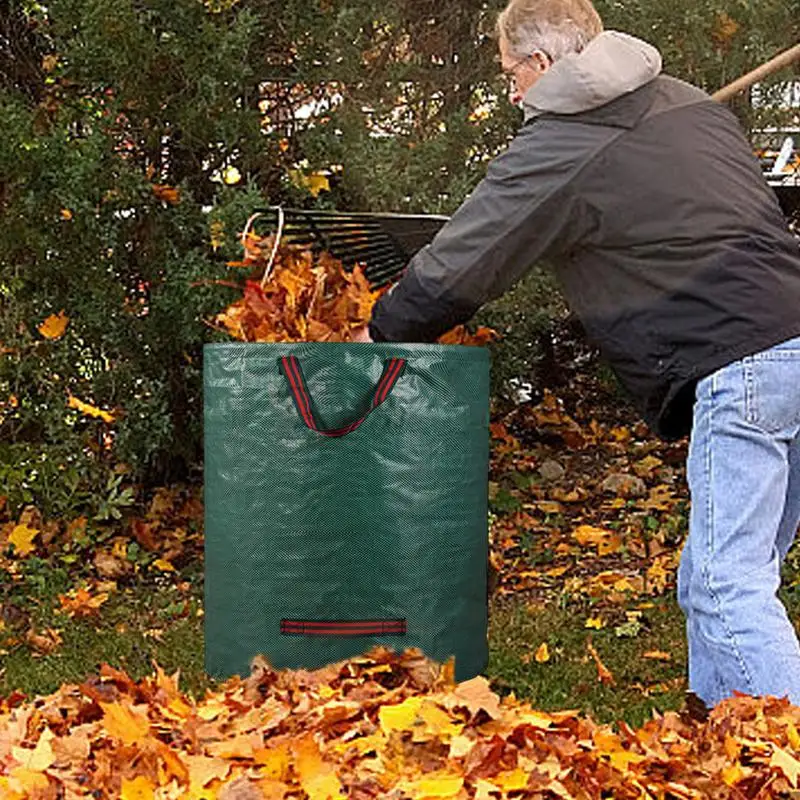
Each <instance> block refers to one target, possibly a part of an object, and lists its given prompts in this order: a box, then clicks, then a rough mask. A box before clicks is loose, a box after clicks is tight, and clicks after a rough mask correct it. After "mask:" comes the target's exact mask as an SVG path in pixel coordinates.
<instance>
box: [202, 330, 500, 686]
mask: <svg viewBox="0 0 800 800" xmlns="http://www.w3.org/2000/svg"><path fill="white" fill-rule="evenodd" d="M204 387H205V403H204V410H205V440H204V444H205V618H204V620H205V668H206V671H207V672H208V673H209V674H210V675H212V676H215V677H228V676H230V675H233V674H239V675H243V674H248V673H249V665H250V660H251V659H252V657H253V656H255V655H256V654H258V653H261V654H263V655H264V656H266V658H267V659H268V660H269V661H270V663H271V664H272V665H273V666H274V667H276V668H279V669H282V668H287V667H289V668H297V667H304V668H309V669H311V668H316V667H319V666H323V665H325V664H329V663H332V662H335V661H340V660H342V659H345V658H349V657H351V656H355V655H359V654H361V653H363V652H365V651H366V650H369V649H370V648H371V647H374V646H375V645H377V644H381V645H384V646H387V647H391V648H393V649H394V650H396V651H398V652H400V651H402V650H404V649H405V648H407V647H417V648H420V649H421V650H422V651H423V652H424V653H425V655H427V656H428V657H430V658H432V659H435V660H437V661H445V660H447V659H448V658H450V657H451V656H454V657H455V668H456V679H457V680H459V681H461V680H466V679H468V678H471V677H474V676H475V675H477V674H478V673H480V672H481V671H482V670H483V669H484V668H485V666H486V661H487V641H486V634H487V603H486V580H487V553H488V536H487V510H488V509H487V503H488V500H487V486H488V481H487V477H488V476H487V473H488V457H489V453H488V451H489V434H488V423H489V354H488V352H487V351H486V350H485V349H484V348H480V347H466V346H454V345H427V344H414V345H398V344H369V343H363V344H361V343H359V344H355V343H301V344H261V343H232V344H210V345H206V346H205V353H204Z"/></svg>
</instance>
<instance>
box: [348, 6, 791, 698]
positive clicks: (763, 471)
mask: <svg viewBox="0 0 800 800" xmlns="http://www.w3.org/2000/svg"><path fill="white" fill-rule="evenodd" d="M497 30H498V34H499V36H498V39H499V47H500V56H501V60H502V65H503V70H504V72H506V73H507V74H508V76H509V77H510V79H511V80H512V82H513V85H512V91H511V100H512V101H513V102H519V103H521V105H522V109H523V111H524V115H525V121H524V124H523V125H522V127H521V129H520V131H519V133H518V134H517V136H516V137H515V138H514V140H513V141H512V142H511V144H510V146H509V147H508V149H507V150H506V151H505V152H504V153H503V154H501V155H500V156H499V157H497V158H496V159H495V160H494V161H493V162H492V163H491V164H490V165H489V169H488V172H487V175H486V178H485V179H484V180H483V181H482V182H481V183H480V184H479V185H478V186H477V187H476V189H475V190H474V192H473V193H472V194H471V195H470V197H469V198H468V199H467V200H466V201H465V202H464V204H463V205H462V206H461V207H460V208H459V209H458V211H457V212H456V213H455V214H454V216H453V217H452V219H451V220H450V221H449V222H448V223H447V224H446V225H445V226H444V227H443V228H442V230H441V232H440V233H439V234H438V236H437V237H436V238H435V240H434V241H433V242H432V243H431V244H430V245H429V246H428V247H426V248H425V249H423V250H422V251H421V252H420V253H418V254H417V255H416V256H415V257H414V259H413V260H412V261H411V263H410V265H409V268H408V269H407V271H406V273H405V275H404V277H403V278H402V280H401V281H400V282H399V283H398V284H397V285H396V286H395V287H394V288H393V289H392V291H390V292H389V293H387V294H386V295H384V297H383V298H382V299H381V301H380V302H379V303H378V304H377V306H376V308H375V311H374V314H373V317H372V321H371V323H370V324H369V326H368V329H367V330H365V331H363V332H362V334H361V338H362V340H364V341H369V340H370V339H372V340H374V341H398V342H399V341H403V342H415V341H431V340H433V339H435V338H436V337H437V336H438V335H439V334H441V333H442V332H444V331H445V330H447V329H448V328H450V327H451V326H453V325H454V324H456V323H459V322H463V321H465V320H467V319H469V318H470V317H471V316H472V315H473V314H474V313H475V311H476V310H477V309H478V308H479V307H480V306H481V305H483V304H484V303H486V302H487V301H489V300H492V299H493V298H496V297H498V296H499V295H501V294H502V293H503V292H505V291H506V290H507V289H508V288H509V287H511V286H512V284H514V283H515V282H516V281H517V280H519V278H521V277H522V276H523V274H524V273H525V272H526V271H527V270H528V269H529V268H530V266H531V265H532V264H533V263H534V262H536V261H537V259H539V258H542V257H546V258H547V259H548V261H549V262H550V263H551V264H553V265H554V269H555V272H556V275H557V277H558V280H559V282H560V284H561V286H562V287H563V291H564V294H565V296H566V299H567V301H568V303H569V304H570V306H571V308H572V309H573V310H574V311H575V312H576V313H577V314H578V315H579V316H580V318H581V320H582V322H583V324H584V327H585V328H586V331H587V333H588V334H589V336H590V338H591V339H593V340H594V341H595V342H596V343H597V344H598V346H599V347H600V348H601V351H602V352H603V353H604V355H605V357H606V358H607V360H608V361H609V363H610V364H611V366H612V367H613V368H614V370H615V371H616V373H617V375H618V376H619V378H620V380H621V381H622V383H623V384H624V385H625V386H626V388H627V389H628V390H629V391H630V393H631V395H632V397H633V398H634V400H635V401H636V402H637V404H638V406H639V408H640V410H641V412H642V414H643V415H644V417H645V419H646V420H647V421H648V422H649V423H650V425H651V426H652V427H653V429H654V430H655V431H656V432H657V433H659V434H660V435H662V436H663V437H665V438H673V437H678V436H682V435H685V434H687V433H688V432H690V431H691V444H690V449H689V458H688V480H689V488H690V491H691V498H692V510H691V517H690V521H689V537H688V540H687V543H686V545H685V547H684V550H683V554H682V558H681V565H680V571H679V576H678V599H679V602H680V605H681V607H682V608H683V610H684V613H685V614H686V620H687V635H688V642H689V684H690V689H691V690H692V691H693V692H694V693H696V694H697V695H698V696H699V697H700V698H701V699H702V700H703V701H704V702H705V703H706V704H707V705H709V706H710V705H714V704H716V703H717V702H718V701H720V700H722V699H723V698H724V697H727V696H729V695H731V694H732V692H733V691H734V690H738V691H741V692H745V693H748V694H755V695H761V694H771V695H778V696H783V695H788V696H789V698H790V699H791V700H792V701H793V702H795V703H800V645H798V640H797V636H796V634H795V631H794V628H793V627H792V623H791V621H790V620H789V618H788V616H787V614H786V610H785V609H784V607H783V605H782V604H781V603H780V601H779V600H778V598H777V596H776V592H777V589H778V586H779V581H780V574H779V573H780V567H781V563H782V561H783V559H784V557H785V555H786V553H787V551H788V549H789V546H790V545H791V543H792V540H793V538H794V535H795V532H796V530H797V527H798V522H799V521H800V435H799V434H800V338H795V337H800V249H799V248H798V243H797V241H795V240H794V239H793V238H792V236H791V235H790V234H789V232H788V230H787V226H786V223H785V220H784V218H783V216H782V214H781V212H780V209H779V207H778V204H777V203H776V200H775V197H774V196H773V193H772V191H771V190H770V189H769V187H768V186H767V185H766V184H765V182H764V180H763V179H762V176H761V173H760V170H759V167H758V165H757V163H756V161H755V159H754V158H753V157H752V155H751V152H750V148H749V146H748V143H747V141H746V139H745V137H744V136H743V135H742V132H741V130H740V128H739V125H738V123H737V121H736V119H735V118H734V116H733V115H732V114H731V113H730V112H729V111H728V110H727V109H725V108H724V107H722V106H721V105H719V104H718V103H715V102H713V101H712V100H711V99H710V98H709V97H708V95H706V94H705V93H704V92H702V91H700V90H699V89H697V88H695V87H693V86H690V85H688V84H686V83H683V82H682V81H679V80H676V79H674V78H671V77H668V76H666V75H663V74H661V58H660V55H659V53H658V51H657V50H656V49H655V48H653V47H651V46H650V45H648V44H646V43H645V42H642V41H640V40H638V39H635V38H633V37H631V36H628V35H625V34H623V33H617V32H614V31H603V27H602V23H601V20H600V18H599V16H598V15H597V12H596V11H595V9H594V8H593V7H592V5H591V3H590V2H589V0H511V2H510V3H509V5H508V7H507V8H506V9H505V10H504V11H503V12H502V13H501V14H500V16H499V18H498V23H497Z"/></svg>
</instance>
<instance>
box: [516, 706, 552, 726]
mask: <svg viewBox="0 0 800 800" xmlns="http://www.w3.org/2000/svg"><path fill="white" fill-rule="evenodd" d="M518 716H519V721H520V722H521V723H524V724H525V725H533V727H534V728H549V727H550V726H551V725H552V724H553V722H554V720H553V718H552V717H551V715H549V714H545V713H544V712H543V711H534V710H533V709H524V710H523V711H520V712H519V715H518Z"/></svg>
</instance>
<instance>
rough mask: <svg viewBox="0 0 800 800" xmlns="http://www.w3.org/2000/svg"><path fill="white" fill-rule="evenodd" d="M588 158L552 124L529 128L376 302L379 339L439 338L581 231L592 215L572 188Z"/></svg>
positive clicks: (375, 332)
mask: <svg viewBox="0 0 800 800" xmlns="http://www.w3.org/2000/svg"><path fill="white" fill-rule="evenodd" d="M538 127H539V125H538V124H537V123H534V124H533V125H531V126H529V128H530V129H536V128H538ZM541 127H543V128H544V127H546V126H544V125H542V126H541ZM583 161H584V159H583V158H581V156H580V154H578V155H577V156H576V153H575V152H574V150H571V149H570V147H569V146H568V143H565V142H560V141H559V138H558V137H554V136H553V135H552V129H551V131H550V133H549V135H548V134H547V133H545V134H544V135H543V134H542V133H539V132H538V131H536V130H527V129H525V128H523V131H522V132H521V133H520V134H518V135H517V137H516V138H515V139H514V140H513V141H512V143H511V145H510V146H509V148H508V149H507V150H506V151H505V152H504V153H502V154H501V155H500V156H498V157H497V158H495V159H494V160H493V161H492V163H491V164H490V165H489V169H488V171H487V174H486V177H485V178H484V179H483V180H482V181H481V182H480V183H479V184H478V186H477V187H476V188H475V190H474V191H473V192H472V194H471V195H470V196H469V197H468V198H467V199H466V200H465V202H464V203H463V204H462V205H461V207H460V208H459V209H458V210H457V211H456V212H455V214H454V215H453V216H452V218H451V219H450V220H449V221H448V222H447V223H446V224H445V225H444V226H443V227H442V229H441V230H440V231H439V233H438V234H437V236H436V238H435V239H434V240H433V241H432V242H431V243H430V244H429V245H427V246H426V247H424V248H423V249H422V250H420V251H419V252H418V253H417V254H416V255H415V256H414V258H412V259H411V261H410V262H409V265H408V268H407V269H406V271H405V273H404V275H403V277H402V278H401V280H400V281H399V282H398V283H397V284H395V285H394V286H393V287H392V289H391V290H390V291H389V292H387V293H386V294H384V295H383V297H381V298H380V300H379V301H378V302H377V303H376V304H375V308H374V310H373V316H372V320H371V322H370V325H369V330H370V334H371V336H372V338H373V340H374V341H406V342H427V341H434V340H435V339H437V338H438V337H439V336H440V335H441V334H442V333H444V332H445V331H447V330H449V329H450V328H452V327H453V326H454V325H456V324H458V323H461V322H465V321H466V320H468V319H469V318H470V317H472V316H473V314H474V313H475V312H476V311H477V310H478V309H479V308H480V307H481V306H482V305H483V304H484V303H486V302H488V301H489V300H493V299H495V298H497V297H499V296H500V295H501V294H503V293H504V292H505V291H507V290H508V289H510V288H511V287H512V286H513V284H514V283H516V282H517V281H518V280H519V279H520V278H521V277H522V276H523V275H524V274H525V273H526V272H527V271H528V270H529V269H530V268H531V267H532V266H533V265H534V264H535V263H536V261H537V260H539V259H540V258H542V257H543V256H552V255H554V254H555V253H556V252H557V251H561V250H563V249H564V248H565V247H568V246H569V245H570V243H571V242H573V241H575V240H576V239H577V238H579V237H580V236H581V235H582V233H583V232H584V231H585V229H586V226H587V225H589V224H590V217H591V214H590V213H589V212H588V211H587V210H586V209H582V208H581V202H580V200H579V198H577V197H576V196H575V193H574V191H573V190H572V179H573V177H574V176H575V175H576V174H577V172H578V171H579V169H580V167H581V166H582V164H583Z"/></svg>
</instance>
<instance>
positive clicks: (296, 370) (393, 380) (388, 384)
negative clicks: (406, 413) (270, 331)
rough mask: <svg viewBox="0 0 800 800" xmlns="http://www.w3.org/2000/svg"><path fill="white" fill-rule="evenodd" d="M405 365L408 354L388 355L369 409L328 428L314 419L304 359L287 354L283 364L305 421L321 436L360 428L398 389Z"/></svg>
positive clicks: (336, 434) (339, 433)
mask: <svg viewBox="0 0 800 800" xmlns="http://www.w3.org/2000/svg"><path fill="white" fill-rule="evenodd" d="M405 366H406V360H405V359H404V358H389V359H387V360H386V362H385V363H384V366H383V374H382V375H381V377H380V379H379V380H378V383H377V385H376V386H375V391H374V392H373V394H372V402H371V403H370V407H369V409H368V410H367V412H366V413H365V414H363V415H362V416H361V417H359V418H358V419H356V420H354V421H353V422H351V423H349V424H348V425H345V426H344V427H342V428H335V429H333V430H327V431H325V430H322V429H321V428H320V427H319V425H317V421H316V420H315V419H314V412H313V411H312V409H311V395H310V394H309V393H308V387H307V386H306V382H305V379H304V378H303V372H302V370H301V369H300V361H299V360H298V359H297V357H296V356H283V357H282V358H281V368H282V369H283V373H284V375H286V379H287V381H288V382H289V389H290V391H291V393H292V397H293V398H294V403H295V406H296V407H297V410H298V412H299V414H300V416H301V418H302V420H303V422H305V424H306V425H307V426H308V427H309V428H310V429H311V430H312V431H316V432H317V433H319V434H320V435H321V436H328V437H332V438H336V437H339V436H346V435H347V434H348V433H352V432H353V431H354V430H356V428H358V426H359V425H361V423H362V422H364V420H365V419H366V418H367V417H368V416H369V415H370V414H371V413H372V412H373V411H374V410H375V409H376V408H377V407H378V406H379V405H381V403H383V402H384V401H385V400H386V398H387V397H388V396H389V395H390V394H391V393H392V389H394V387H395V385H396V384H397V379H398V378H399V377H400V376H401V375H402V373H403V370H404V369H405Z"/></svg>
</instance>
